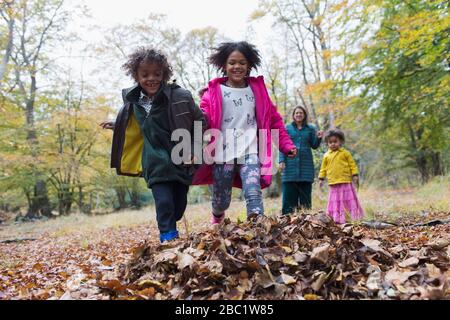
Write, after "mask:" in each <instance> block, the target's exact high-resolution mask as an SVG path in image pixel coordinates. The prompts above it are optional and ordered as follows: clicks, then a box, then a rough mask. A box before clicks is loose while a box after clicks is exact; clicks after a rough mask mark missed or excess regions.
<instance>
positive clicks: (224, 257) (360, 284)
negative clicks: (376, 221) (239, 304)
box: [110, 214, 450, 300]
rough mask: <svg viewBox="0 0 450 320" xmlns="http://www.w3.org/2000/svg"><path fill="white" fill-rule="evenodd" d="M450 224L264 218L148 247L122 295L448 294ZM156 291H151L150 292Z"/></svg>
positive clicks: (311, 297)
mask: <svg viewBox="0 0 450 320" xmlns="http://www.w3.org/2000/svg"><path fill="white" fill-rule="evenodd" d="M448 235H449V226H448V225H441V226H435V227H431V228H430V227H428V228H409V229H406V228H396V229H391V230H387V231H386V230H384V231H383V233H381V232H380V231H376V232H374V231H373V230H368V229H364V228H362V227H353V226H337V225H335V224H334V223H333V222H332V221H331V220H330V219H329V218H328V216H326V215H324V214H319V215H306V216H293V217H283V218H279V219H275V218H268V217H263V218H261V219H259V220H257V221H256V222H249V223H244V224H235V223H232V222H230V221H229V220H226V222H225V223H224V224H223V225H222V226H221V228H220V230H219V231H218V233H215V232H212V231H207V232H200V233H196V234H194V235H192V236H191V237H190V239H189V240H188V241H177V242H174V243H172V244H170V245H165V246H146V247H145V248H144V247H142V248H140V249H139V252H138V254H136V255H135V256H134V258H133V259H132V260H131V261H130V262H129V264H128V265H127V267H126V270H125V273H124V274H123V279H124V283H126V284H127V288H128V289H127V290H126V291H123V290H122V291H121V292H118V291H114V290H112V292H111V291H110V293H111V294H112V295H113V297H114V298H119V299H138V298H142V297H143V296H144V298H147V299H231V300H240V299H308V300H316V299H445V298H448V297H449V295H448V293H449V292H448V277H449V271H448V265H449V253H450V248H449V245H448V244H449V243H448ZM149 288H152V289H154V290H152V291H151V292H148V291H147V292H146V293H151V294H150V295H147V296H145V294H142V292H143V290H148V289H149Z"/></svg>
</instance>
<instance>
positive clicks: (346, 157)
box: [319, 148, 358, 185]
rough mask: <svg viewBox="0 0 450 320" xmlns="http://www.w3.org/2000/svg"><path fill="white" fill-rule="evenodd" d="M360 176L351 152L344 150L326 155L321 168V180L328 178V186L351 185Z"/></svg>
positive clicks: (329, 152) (340, 149)
mask: <svg viewBox="0 0 450 320" xmlns="http://www.w3.org/2000/svg"><path fill="white" fill-rule="evenodd" d="M356 175H358V167H357V166H356V163H355V160H353V157H352V155H351V154H350V152H348V151H347V150H345V149H344V148H339V149H338V150H336V151H331V150H328V152H327V153H325V155H324V157H323V161H322V166H321V168H320V173H319V179H325V178H328V184H329V185H334V184H339V183H351V182H352V177H353V176H356Z"/></svg>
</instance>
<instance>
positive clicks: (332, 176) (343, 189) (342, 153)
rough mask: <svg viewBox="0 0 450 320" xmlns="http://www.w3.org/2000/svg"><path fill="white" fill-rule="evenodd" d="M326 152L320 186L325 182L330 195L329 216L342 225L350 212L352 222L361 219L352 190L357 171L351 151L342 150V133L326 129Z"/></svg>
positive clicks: (321, 169) (355, 196) (356, 181)
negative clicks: (326, 180) (328, 187)
mask: <svg viewBox="0 0 450 320" xmlns="http://www.w3.org/2000/svg"><path fill="white" fill-rule="evenodd" d="M325 142H326V143H327V145H328V151H327V153H325V155H324V157H323V161H322V166H321V168H320V173H319V179H320V187H322V186H323V181H324V180H325V178H327V179H328V185H329V186H330V194H329V198H328V208H327V212H328V215H329V216H330V217H331V218H333V220H334V221H335V222H336V223H345V214H346V212H349V213H350V215H351V217H352V219H353V220H360V219H362V217H363V216H364V211H363V209H362V208H361V205H360V204H359V201H358V197H357V195H356V191H355V188H354V186H353V184H352V182H353V183H355V184H358V183H359V176H358V168H357V166H356V163H355V161H354V160H353V158H352V155H351V154H350V152H348V151H347V150H346V149H344V148H343V147H342V145H343V144H344V142H345V136H344V133H343V132H342V131H341V130H337V129H334V130H329V131H328V132H327V133H326V135H325Z"/></svg>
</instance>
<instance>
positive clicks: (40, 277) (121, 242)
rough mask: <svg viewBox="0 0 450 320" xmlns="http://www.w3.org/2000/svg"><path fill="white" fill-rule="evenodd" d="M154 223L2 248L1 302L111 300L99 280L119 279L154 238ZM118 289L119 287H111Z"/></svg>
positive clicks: (44, 239)
mask: <svg viewBox="0 0 450 320" xmlns="http://www.w3.org/2000/svg"><path fill="white" fill-rule="evenodd" d="M154 229H155V228H153V229H151V228H150V226H149V225H145V226H142V227H134V228H109V229H104V230H102V231H99V232H96V233H87V234H83V233H75V234H70V235H66V236H62V237H49V236H43V237H41V238H40V239H37V240H36V241H31V242H21V243H11V244H0V258H1V259H0V299H38V300H47V299H62V300H66V299H110V296H109V295H107V294H103V293H102V292H101V290H100V289H99V287H98V282H99V281H109V280H110V279H116V274H117V270H116V269H117V266H119V265H121V264H124V263H126V262H127V261H128V259H130V257H131V256H132V250H133V248H134V247H136V246H138V245H139V244H141V243H142V242H143V241H144V240H145V239H150V238H154V239H156V235H157V233H155V234H152V235H150V234H149V233H150V231H151V230H152V231H153V232H156V230H154ZM111 288H112V289H117V287H111Z"/></svg>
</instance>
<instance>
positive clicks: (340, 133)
mask: <svg viewBox="0 0 450 320" xmlns="http://www.w3.org/2000/svg"><path fill="white" fill-rule="evenodd" d="M331 137H336V138H338V139H339V140H341V141H342V143H344V142H345V134H344V132H343V131H342V130H339V129H330V130H328V131H327V132H326V133H325V142H327V143H328V140H329V139H330V138H331Z"/></svg>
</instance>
